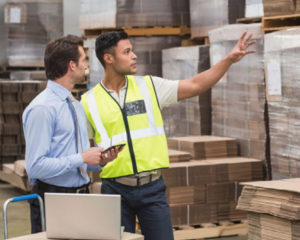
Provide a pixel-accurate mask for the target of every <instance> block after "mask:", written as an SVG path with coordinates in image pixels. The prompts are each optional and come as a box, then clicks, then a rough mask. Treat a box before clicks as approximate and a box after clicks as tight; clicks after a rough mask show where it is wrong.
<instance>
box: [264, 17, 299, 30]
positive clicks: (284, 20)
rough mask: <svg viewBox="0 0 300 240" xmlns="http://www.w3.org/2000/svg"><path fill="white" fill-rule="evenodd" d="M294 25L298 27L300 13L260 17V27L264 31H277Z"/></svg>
mask: <svg viewBox="0 0 300 240" xmlns="http://www.w3.org/2000/svg"><path fill="white" fill-rule="evenodd" d="M295 27H296V28H299V27H300V14H292V15H283V16H273V17H263V18H262V28H263V30H264V32H270V31H278V30H284V29H288V28H295Z"/></svg>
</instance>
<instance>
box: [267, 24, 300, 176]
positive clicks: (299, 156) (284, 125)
mask: <svg viewBox="0 0 300 240" xmlns="http://www.w3.org/2000/svg"><path fill="white" fill-rule="evenodd" d="M299 54H300V30H299V29H290V30H285V31H278V32H274V33H270V34H266V35H265V55H264V62H265V69H266V82H267V97H268V110H269V123H270V130H269V132H270V153H271V164H272V173H273V178H286V177H299V176H300V140H299V136H300V128H299V124H300V122H299V119H300V97H299V91H300V78H299V76H300V69H299Z"/></svg>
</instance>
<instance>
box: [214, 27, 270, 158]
mask: <svg viewBox="0 0 300 240" xmlns="http://www.w3.org/2000/svg"><path fill="white" fill-rule="evenodd" d="M245 30H248V32H252V33H253V34H254V35H253V38H254V39H256V40H257V43H256V44H255V45H253V46H251V47H250V49H255V50H256V53H255V54H250V55H247V56H245V57H244V58H243V59H242V60H241V61H240V62H238V63H235V64H234V65H232V66H231V68H230V69H229V71H228V72H227V73H226V74H225V75H224V77H223V78H222V79H221V80H220V81H219V82H218V83H217V84H216V85H215V86H214V87H213V88H212V134H213V135H217V136H227V137H233V138H236V139H237V140H238V143H239V146H240V154H241V155H242V156H245V157H254V158H258V159H262V160H264V159H266V147H267V134H266V125H265V104H266V96H265V95H266V94H265V81H264V65H263V33H262V30H261V25H260V24H237V25H228V26H224V27H221V28H219V29H216V30H212V31H210V32H209V39H210V42H211V44H210V62H211V65H212V66H213V65H215V64H216V63H217V62H219V61H220V60H221V59H222V58H223V57H225V56H226V54H228V53H229V52H230V51H231V49H232V48H233V47H234V46H235V44H236V42H237V40H238V39H239V37H240V36H241V34H242V33H243V32H244V31H245Z"/></svg>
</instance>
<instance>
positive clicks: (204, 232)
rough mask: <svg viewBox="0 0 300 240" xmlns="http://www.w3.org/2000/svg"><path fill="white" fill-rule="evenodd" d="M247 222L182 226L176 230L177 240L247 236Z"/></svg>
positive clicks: (175, 237)
mask: <svg viewBox="0 0 300 240" xmlns="http://www.w3.org/2000/svg"><path fill="white" fill-rule="evenodd" d="M247 233H248V224H247V222H246V221H236V222H231V221H222V222H219V223H217V224H212V223H207V224H201V225H197V226H180V227H176V228H175V229H174V239H175V240H188V239H205V238H216V237H229V236H237V235H239V236H242V235H247Z"/></svg>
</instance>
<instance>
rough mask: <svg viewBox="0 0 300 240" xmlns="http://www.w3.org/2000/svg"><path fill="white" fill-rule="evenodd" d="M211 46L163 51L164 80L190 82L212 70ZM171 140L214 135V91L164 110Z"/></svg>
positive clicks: (167, 132) (165, 124) (166, 128)
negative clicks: (188, 80)
mask: <svg viewBox="0 0 300 240" xmlns="http://www.w3.org/2000/svg"><path fill="white" fill-rule="evenodd" d="M209 66H210V64H209V46H191V47H176V48H170V49H164V50H163V77H164V78H166V79H174V80H181V79H188V78H191V77H193V76H194V75H196V74H197V73H199V72H202V71H205V70H207V69H208V68H209ZM162 113H163V118H164V126H165V131H166V134H167V136H168V137H174V136H187V135H201V134H202V135H208V134H210V133H211V92H210V90H208V91H207V92H205V93H203V94H201V95H200V96H195V97H193V98H190V99H186V100H183V101H180V102H179V103H178V104H174V105H171V106H169V107H166V108H164V109H163V111H162Z"/></svg>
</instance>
